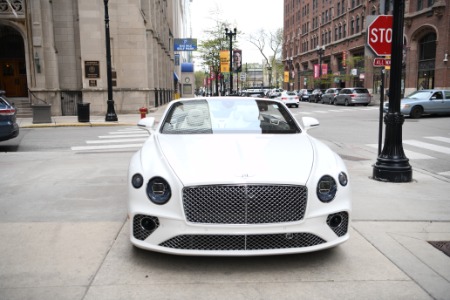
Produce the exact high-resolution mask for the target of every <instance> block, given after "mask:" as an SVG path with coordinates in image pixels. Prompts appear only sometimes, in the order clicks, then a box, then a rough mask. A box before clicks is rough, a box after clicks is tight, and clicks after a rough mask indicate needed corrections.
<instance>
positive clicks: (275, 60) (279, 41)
mask: <svg viewBox="0 0 450 300" xmlns="http://www.w3.org/2000/svg"><path fill="white" fill-rule="evenodd" d="M248 41H249V42H250V43H251V44H253V45H254V46H255V47H256V48H257V49H258V50H259V52H260V53H261V55H262V57H263V58H264V60H265V62H266V65H267V66H269V67H271V68H272V69H271V74H270V76H271V77H272V78H274V79H275V82H277V81H278V80H280V78H281V77H282V74H283V69H284V67H283V63H282V62H281V47H282V45H283V29H282V28H279V29H277V30H275V31H274V32H266V31H265V30H264V29H260V30H259V31H258V32H257V33H256V34H253V35H250V36H249V38H248ZM266 46H268V47H269V48H270V52H269V53H270V55H266ZM273 74H275V77H274V76H273Z"/></svg>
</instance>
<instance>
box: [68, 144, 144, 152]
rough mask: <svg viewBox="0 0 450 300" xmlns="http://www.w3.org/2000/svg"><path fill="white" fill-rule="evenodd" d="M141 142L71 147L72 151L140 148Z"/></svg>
mask: <svg viewBox="0 0 450 300" xmlns="http://www.w3.org/2000/svg"><path fill="white" fill-rule="evenodd" d="M141 147H142V144H126V145H104V146H78V147H72V148H71V149H72V150H73V151H86V150H110V149H126V148H141Z"/></svg>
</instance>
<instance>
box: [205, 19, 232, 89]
mask: <svg viewBox="0 0 450 300" xmlns="http://www.w3.org/2000/svg"><path fill="white" fill-rule="evenodd" d="M225 28H231V27H230V23H228V22H225V21H220V20H218V19H216V24H215V26H214V27H213V28H211V29H209V30H205V33H206V35H207V38H206V39H205V40H203V41H200V42H199V45H198V54H199V55H198V57H199V58H200V59H201V60H202V61H203V63H204V64H205V65H206V66H207V67H208V68H210V70H208V71H212V72H213V73H214V78H215V86H216V95H217V94H218V89H219V80H218V78H219V74H221V73H220V50H229V44H228V43H229V42H228V39H227V37H226V36H225ZM233 45H234V46H235V47H237V46H238V45H237V42H235V41H234V42H233Z"/></svg>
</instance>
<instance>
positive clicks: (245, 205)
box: [183, 185, 307, 224]
mask: <svg viewBox="0 0 450 300" xmlns="http://www.w3.org/2000/svg"><path fill="white" fill-rule="evenodd" d="M306 203H307V188H306V187H304V186H295V185H211V186H196V187H186V188H184V189H183V206H184V212H185V214H186V219H187V220H188V221H189V222H193V223H207V224H267V223H282V222H294V221H299V220H301V219H303V216H304V214H305V210H306Z"/></svg>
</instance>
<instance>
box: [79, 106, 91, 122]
mask: <svg viewBox="0 0 450 300" xmlns="http://www.w3.org/2000/svg"><path fill="white" fill-rule="evenodd" d="M89 104H90V103H78V104H77V110H78V122H89Z"/></svg>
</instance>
